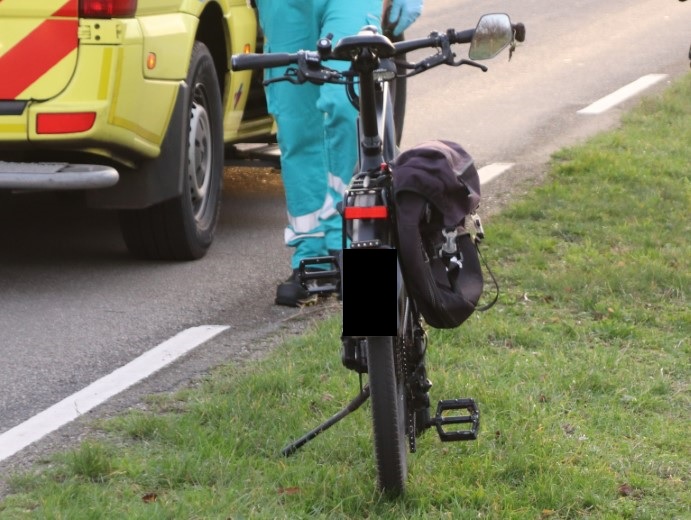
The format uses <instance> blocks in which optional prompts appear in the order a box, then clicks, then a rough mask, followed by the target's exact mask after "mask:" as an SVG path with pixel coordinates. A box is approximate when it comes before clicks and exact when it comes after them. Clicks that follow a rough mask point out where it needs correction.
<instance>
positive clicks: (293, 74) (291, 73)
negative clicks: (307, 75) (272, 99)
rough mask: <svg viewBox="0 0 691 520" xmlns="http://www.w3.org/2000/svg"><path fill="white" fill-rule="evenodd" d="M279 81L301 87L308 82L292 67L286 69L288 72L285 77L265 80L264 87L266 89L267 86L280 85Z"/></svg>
mask: <svg viewBox="0 0 691 520" xmlns="http://www.w3.org/2000/svg"><path fill="white" fill-rule="evenodd" d="M279 81H288V82H289V83H292V84H293V85H300V84H302V83H304V82H305V81H307V79H302V78H301V77H300V74H299V73H298V70H297V69H294V68H292V67H290V68H288V69H286V72H285V74H284V75H283V76H278V77H276V78H269V79H265V80H264V81H262V85H263V86H265V87H266V86H267V85H271V84H272V83H278V82H279Z"/></svg>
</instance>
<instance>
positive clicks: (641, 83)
mask: <svg viewBox="0 0 691 520" xmlns="http://www.w3.org/2000/svg"><path fill="white" fill-rule="evenodd" d="M666 77H667V74H648V75H647V76H643V77H640V78H638V79H637V80H636V81H634V82H632V83H629V84H628V85H625V86H623V87H621V88H620V89H619V90H616V91H614V92H612V93H611V94H609V95H607V96H605V97H603V98H601V99H599V100H597V101H596V102H595V103H593V104H591V105H588V106H587V107H585V108H583V109H581V110H579V111H578V113H579V114H601V113H602V112H604V111H606V110H609V109H610V108H612V107H613V106H615V105H618V104H619V103H621V102H622V101H625V100H627V99H629V98H630V97H633V96H635V95H636V94H638V93H639V92H642V91H643V90H645V89H647V88H648V87H651V86H653V85H654V84H655V83H657V82H658V81H661V80H663V79H665V78H666Z"/></svg>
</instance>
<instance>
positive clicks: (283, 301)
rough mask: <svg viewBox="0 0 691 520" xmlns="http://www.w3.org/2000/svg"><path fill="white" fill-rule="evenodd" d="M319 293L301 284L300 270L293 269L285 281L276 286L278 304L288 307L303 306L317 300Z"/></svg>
mask: <svg viewBox="0 0 691 520" xmlns="http://www.w3.org/2000/svg"><path fill="white" fill-rule="evenodd" d="M317 299H318V296H317V294H316V293H315V294H312V293H310V292H309V291H308V290H307V289H305V288H304V287H303V286H302V284H300V271H299V270H298V269H293V274H291V275H290V276H289V277H288V279H287V280H286V281H285V282H282V283H280V284H278V287H277V288H276V305H285V306H286V307H303V306H305V305H312V304H314V303H316V302H317Z"/></svg>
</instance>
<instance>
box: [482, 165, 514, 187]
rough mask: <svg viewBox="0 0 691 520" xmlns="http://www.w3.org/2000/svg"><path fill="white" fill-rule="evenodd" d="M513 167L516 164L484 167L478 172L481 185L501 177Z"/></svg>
mask: <svg viewBox="0 0 691 520" xmlns="http://www.w3.org/2000/svg"><path fill="white" fill-rule="evenodd" d="M513 165H514V163H492V164H488V165H487V166H483V167H482V168H480V169H479V170H478V172H477V173H478V174H479V175H480V184H487V183H488V182H489V181H491V180H492V179H494V178H495V177H499V176H500V175H501V174H502V173H504V172H505V171H506V170H508V169H509V168H511V167H512V166H513Z"/></svg>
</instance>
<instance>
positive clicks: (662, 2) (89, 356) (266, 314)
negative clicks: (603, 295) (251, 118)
mask: <svg viewBox="0 0 691 520" xmlns="http://www.w3.org/2000/svg"><path fill="white" fill-rule="evenodd" d="M497 11H502V12H508V13H509V14H510V15H511V17H512V19H513V20H514V21H522V22H524V23H525V24H526V27H527V40H526V42H525V43H524V44H521V45H519V47H518V49H517V50H516V53H515V54H514V56H513V58H512V60H511V61H510V62H509V61H508V54H507V53H504V54H502V55H501V56H500V57H498V58H496V59H494V60H492V61H490V62H486V65H488V66H489V71H488V72H486V73H482V72H480V71H479V70H477V69H474V68H470V67H460V68H456V69H453V68H449V67H440V68H438V69H435V70H433V71H430V72H429V73H426V74H424V75H421V76H418V77H415V78H412V79H411V80H410V82H409V86H408V99H409V101H408V107H407V115H406V126H405V130H404V140H403V145H404V146H407V145H411V144H414V143H417V142H420V141H423V140H426V139H437V138H441V139H449V140H453V141H457V142H459V143H462V144H463V145H464V146H466V148H467V149H468V150H469V151H470V152H471V154H472V155H473V156H474V157H475V159H476V162H477V164H478V166H484V165H487V164H490V163H495V162H510V163H515V166H513V168H511V169H510V170H509V171H508V172H507V173H506V174H504V175H502V176H501V177H500V178H498V179H497V180H494V181H492V182H491V183H490V184H488V185H487V186H485V187H484V188H483V189H484V202H483V208H484V210H485V211H486V212H489V213H491V212H493V211H496V210H498V209H500V208H501V206H502V204H504V203H505V202H506V201H508V200H510V199H511V198H513V197H518V196H520V194H521V193H522V190H524V189H527V186H529V185H530V184H531V183H532V182H536V181H537V180H539V178H540V176H541V174H542V173H543V172H544V171H545V163H546V161H547V160H548V158H549V154H550V153H551V152H553V151H554V150H556V149H558V148H560V147H562V146H565V145H568V144H572V143H574V142H577V141H579V140H581V139H584V138H585V137H587V136H589V135H592V134H593V133H595V132H598V131H601V130H604V129H607V128H610V127H611V126H612V125H615V124H616V123H617V121H618V120H619V116H620V115H621V113H622V111H623V110H625V109H626V108H627V107H628V106H630V105H631V103H634V102H635V101H636V100H637V99H638V98H639V97H640V95H638V96H635V97H634V98H632V99H630V100H629V101H625V102H623V103H621V104H619V105H616V106H615V107H614V108H612V109H610V110H608V111H606V112H605V113H603V114H599V115H584V114H579V113H578V110H580V109H582V108H584V107H586V106H588V105H589V104H590V103H593V102H594V101H596V100H598V99H600V98H602V97H603V96H606V95H608V94H610V93H612V92H614V91H616V90H617V89H619V88H621V87H623V86H624V85H627V84H629V83H631V82H633V81H634V80H636V79H638V78H640V77H642V76H645V75H648V74H665V75H667V76H666V77H665V79H663V80H662V81H660V82H659V83H657V84H656V85H655V86H654V87H652V88H650V89H649V90H648V91H646V93H649V92H653V91H655V90H656V89H661V88H663V87H664V86H665V85H667V84H668V82H669V81H671V80H673V79H674V78H676V77H678V76H680V75H682V74H686V73H687V72H688V71H689V64H688V58H687V53H688V48H689V44H690V43H691V5H687V4H685V3H680V2H677V1H675V0H637V1H636V2H632V1H630V0H608V1H607V2H602V1H599V0H576V1H570V2H553V1H549V0H533V1H526V0H505V1H501V2H499V1H483V2H477V1H470V0H467V1H466V0H436V1H428V2H427V5H425V8H424V13H423V16H422V17H421V18H420V20H419V21H418V22H417V23H416V24H415V25H414V26H413V27H412V28H411V29H410V30H409V31H408V34H407V37H408V38H413V37H416V36H423V35H426V34H427V33H428V32H430V31H431V30H435V29H436V30H445V29H447V28H448V27H450V26H451V27H454V28H456V29H461V28H467V27H470V26H473V25H474V24H475V22H476V21H477V19H478V18H479V16H480V15H481V14H483V13H485V12H497ZM459 52H466V51H459ZM411 58H414V56H411ZM584 189H592V187H588V186H584ZM283 225H284V204H283V198H282V193H281V187H280V178H279V175H278V174H277V173H276V172H275V171H271V170H269V169H248V168H241V169H236V168H233V169H228V170H227V178H226V182H225V195H224V200H223V211H222V217H221V223H220V226H219V232H218V236H217V238H216V241H215V243H214V245H213V247H212V249H211V250H210V252H209V254H208V255H207V256H206V257H205V258H204V259H203V260H200V261H197V262H191V263H160V262H140V261H136V260H133V259H131V258H130V257H129V256H128V254H127V251H126V249H125V246H124V243H123V242H122V240H121V238H120V235H119V230H118V226H117V222H116V218H115V216H114V215H113V214H110V213H101V212H94V211H89V210H86V209H84V208H83V207H81V206H80V205H79V204H78V201H77V200H75V199H74V198H71V197H69V196H63V197H54V196H53V195H51V194H48V193H40V194H22V195H17V196H13V197H12V198H11V199H9V200H4V199H3V200H2V201H1V202H0V244H2V246H1V249H0V382H1V388H2V392H0V436H1V435H2V434H3V432H7V431H8V430H10V429H11V428H13V427H15V426H17V425H19V424H21V423H23V422H24V421H27V420H28V419H29V418H31V417H33V416H34V415H35V414H37V413H39V412H40V411H42V410H44V409H46V408H48V407H50V406H51V405H53V404H55V403H56V402H58V401H60V400H61V399H63V398H65V397H66V396H69V395H71V394H73V393H75V392H77V391H79V390H81V389H83V388H84V387H85V386H87V385H89V384H90V383H92V382H93V381H96V380H97V379H99V378H101V377H103V376H105V375H107V374H109V373H111V372H112V371H113V370H115V369H116V368H118V367H121V366H123V365H125V364H127V363H128V362H130V361H131V360H132V359H133V358H135V357H137V356H139V355H141V354H142V353H144V352H146V351H148V350H150V349H152V348H154V347H155V346H156V345H159V344H160V343H162V342H164V341H166V340H168V339H169V338H171V337H173V336H175V335H176V334H178V333H179V332H180V331H183V330H185V329H188V328H190V327H198V326H202V325H224V326H228V328H227V329H226V330H224V331H223V332H222V333H220V334H218V335H217V336H216V337H214V338H213V339H212V340H209V341H207V342H206V343H204V344H202V345H201V346H200V347H198V348H196V349H195V350H194V351H193V352H192V353H191V354H188V355H187V356H185V357H184V358H183V359H181V360H179V361H177V362H175V363H173V364H172V365H171V366H169V367H167V368H165V369H163V370H161V371H160V372H158V373H157V374H156V375H154V376H152V377H151V378H149V379H147V380H146V381H145V382H143V383H142V384H140V385H137V386H136V387H134V388H133V389H131V390H128V391H126V392H124V393H122V394H119V395H118V396H117V397H115V398H113V399H111V400H110V401H108V403H106V404H105V405H103V406H101V407H100V408H97V409H96V410H94V411H93V412H91V413H89V414H87V417H86V419H88V418H90V417H93V416H95V415H97V414H102V413H112V412H115V411H117V410H119V409H122V408H123V407H126V406H136V403H137V401H138V399H139V398H140V397H141V396H142V395H144V394H146V393H149V392H157V391H170V390H171V389H173V388H176V387H178V386H180V385H183V384H186V382H188V381H189V380H190V379H193V378H195V377H197V376H199V375H200V374H203V373H204V372H205V371H206V370H207V369H208V368H209V367H211V366H214V365H216V364H219V363H222V362H224V361H227V360H231V359H240V358H247V357H252V356H256V355H260V354H261V353H262V352H263V351H265V350H266V349H267V348H269V347H270V346H271V345H273V344H274V339H272V338H275V336H276V333H279V335H280V334H282V333H292V332H294V331H296V330H299V329H300V327H302V326H303V324H304V320H303V319H302V318H303V316H302V315H298V314H296V311H295V310H293V309H287V308H281V307H276V306H274V305H273V297H274V292H275V286H276V284H277V283H278V282H280V281H281V280H282V279H283V278H285V277H286V276H287V274H288V259H289V253H288V251H287V250H286V249H285V248H284V247H283V243H282V237H283V233H282V228H283ZM334 355H335V356H337V355H339V354H338V346H337V345H335V346H334ZM82 422H83V420H82ZM82 422H79V421H78V422H76V423H72V424H71V425H69V426H67V427H65V428H62V429H61V430H59V431H57V432H56V433H54V434H51V435H48V436H46V437H45V438H44V439H43V440H41V441H40V442H38V443H36V444H34V445H32V446H31V447H29V448H27V449H25V450H23V451H22V452H20V453H19V454H18V455H16V456H14V457H11V458H9V459H7V460H6V461H4V462H2V461H0V473H2V472H3V471H7V470H8V469H9V468H11V467H16V466H18V465H22V464H24V463H26V462H30V461H31V460H34V459H35V458H36V457H38V456H40V454H41V453H43V452H45V451H48V450H52V449H59V448H61V447H63V446H65V445H66V444H68V443H69V442H72V441H74V440H75V439H77V438H79V436H80V434H81V433H82V431H83V430H82V429H81V424H82ZM0 438H1V437H0ZM0 480H1V479H0Z"/></svg>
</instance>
